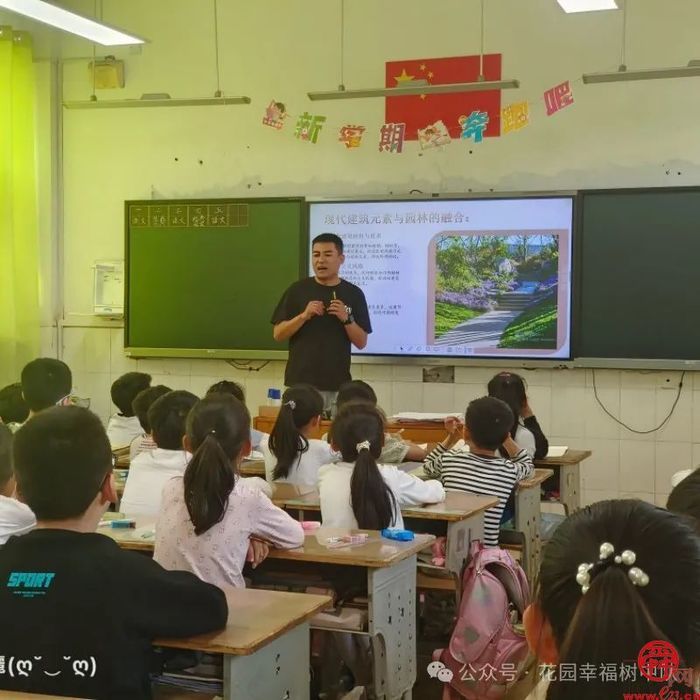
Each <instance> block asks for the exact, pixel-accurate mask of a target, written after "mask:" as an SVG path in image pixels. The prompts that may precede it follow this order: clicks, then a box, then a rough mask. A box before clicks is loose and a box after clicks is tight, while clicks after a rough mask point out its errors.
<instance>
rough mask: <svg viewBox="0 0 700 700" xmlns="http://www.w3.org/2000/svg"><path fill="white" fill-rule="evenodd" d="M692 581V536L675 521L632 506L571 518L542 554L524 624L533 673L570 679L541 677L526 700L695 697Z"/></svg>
mask: <svg viewBox="0 0 700 700" xmlns="http://www.w3.org/2000/svg"><path fill="white" fill-rule="evenodd" d="M698 581H700V545H698V537H697V535H696V534H695V532H694V531H693V530H692V529H691V528H690V527H688V525H687V524H686V523H684V522H683V521H682V520H681V518H679V517H678V516H676V515H674V514H672V513H668V512H667V511H665V510H663V509H661V508H657V507H655V506H653V505H651V504H650V503H645V502H643V501H637V500H618V501H601V502H599V503H594V504H593V505H591V506H589V507H587V508H584V509H583V510H579V511H578V512H576V513H574V514H573V515H572V516H571V517H569V518H568V519H567V520H566V521H565V522H563V523H562V524H561V525H560V526H559V527H558V528H557V531H556V532H555V533H554V535H553V536H552V539H551V540H550V541H549V542H548V543H547V545H546V546H545V549H544V555H543V558H542V565H541V567H540V574H539V586H538V590H537V592H536V596H535V597H536V599H535V602H533V604H532V605H531V606H530V607H529V608H528V609H527V610H526V612H525V617H524V622H525V634H526V636H527V640H528V643H529V645H530V649H531V651H532V652H533V654H534V655H535V656H537V657H538V660H539V663H540V664H552V665H553V666H554V669H555V670H557V669H564V668H568V669H578V670H577V671H574V672H573V674H572V675H568V674H567V675H564V671H563V670H562V671H561V672H560V673H554V674H547V675H548V676H551V678H552V680H551V681H550V682H549V686H548V687H547V684H546V682H545V681H542V682H541V683H540V685H539V686H538V687H537V688H536V690H535V692H534V693H533V694H532V695H531V696H529V697H530V698H531V700H534V699H535V698H538V699H541V700H544V699H545V698H547V699H548V700H564V699H565V700H570V699H572V700H611V699H612V698H693V697H697V693H693V675H695V676H696V678H695V682H697V669H698V668H699V667H700V586H698ZM660 640H661V641H660ZM647 645H649V646H647ZM640 652H641V653H640ZM664 653H666V656H665V657H664ZM671 656H675V658H676V660H675V661H671ZM645 657H646V659H647V660H646V662H645ZM638 659H639V662H638ZM645 666H646V668H645ZM585 667H588V668H590V669H599V670H600V669H603V668H610V669H614V670H615V673H612V674H604V673H593V674H585V675H584V674H583V670H582V669H583V668H585ZM625 670H626V672H625ZM645 671H646V674H645V673H644V672H645ZM671 673H673V676H674V679H673V680H672V679H671V678H670V676H671ZM681 680H682V682H679V681H681ZM696 688H697V686H696Z"/></svg>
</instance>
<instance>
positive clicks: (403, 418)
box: [392, 411, 462, 423]
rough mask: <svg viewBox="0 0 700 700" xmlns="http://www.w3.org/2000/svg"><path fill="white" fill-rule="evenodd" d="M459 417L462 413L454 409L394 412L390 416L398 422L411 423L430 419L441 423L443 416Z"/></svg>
mask: <svg viewBox="0 0 700 700" xmlns="http://www.w3.org/2000/svg"><path fill="white" fill-rule="evenodd" d="M453 417H454V418H461V417H462V414H461V413H458V412H457V411H455V412H454V413H411V412H410V411H406V412H405V413H396V414H395V415H393V416H392V420H395V421H399V423H412V422H417V421H431V422H433V423H442V422H444V420H445V418H453Z"/></svg>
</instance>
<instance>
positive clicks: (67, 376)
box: [22, 357, 73, 413]
mask: <svg viewBox="0 0 700 700" xmlns="http://www.w3.org/2000/svg"><path fill="white" fill-rule="evenodd" d="M72 388H73V375H72V374H71V371H70V368H69V367H68V365H67V364H66V363H65V362H61V360H56V359H54V358H53V357H40V358H38V359H36V360H32V361H31V362H30V363H29V364H27V365H25V366H24V369H23V370H22V395H23V396H24V400H25V402H26V403H27V406H29V408H30V409H31V410H32V411H34V412H35V413H36V412H37V411H43V410H44V409H45V408H50V407H51V406H55V405H56V404H57V403H58V402H59V401H60V400H61V399H64V398H65V397H66V396H68V395H70V392H71V389H72Z"/></svg>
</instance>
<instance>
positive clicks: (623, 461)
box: [620, 440, 656, 494]
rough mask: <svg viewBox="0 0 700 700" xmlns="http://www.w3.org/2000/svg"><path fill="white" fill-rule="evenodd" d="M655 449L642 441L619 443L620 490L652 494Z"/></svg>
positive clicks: (654, 476)
mask: <svg viewBox="0 0 700 700" xmlns="http://www.w3.org/2000/svg"><path fill="white" fill-rule="evenodd" d="M655 484H656V449H655V447H654V446H653V445H651V444H649V443H648V442H645V441H643V440H621V441H620V490H621V491H625V492H631V491H643V492H645V493H652V494H653V493H654V491H655V489H656V486H655Z"/></svg>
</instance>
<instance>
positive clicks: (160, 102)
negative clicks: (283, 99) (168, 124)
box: [63, 95, 250, 109]
mask: <svg viewBox="0 0 700 700" xmlns="http://www.w3.org/2000/svg"><path fill="white" fill-rule="evenodd" d="M244 104H245V105H247V104H250V97H246V96H241V97H201V98H199V97H193V98H176V99H172V98H171V97H169V96H165V95H158V96H156V97H149V96H148V95H144V96H143V97H141V98H139V99H135V100H82V101H78V102H64V103H63V106H64V107H65V108H66V109H122V108H128V107H204V106H215V105H244Z"/></svg>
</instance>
